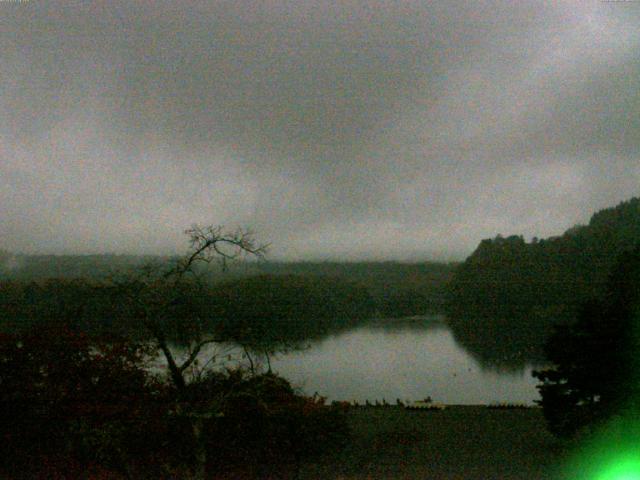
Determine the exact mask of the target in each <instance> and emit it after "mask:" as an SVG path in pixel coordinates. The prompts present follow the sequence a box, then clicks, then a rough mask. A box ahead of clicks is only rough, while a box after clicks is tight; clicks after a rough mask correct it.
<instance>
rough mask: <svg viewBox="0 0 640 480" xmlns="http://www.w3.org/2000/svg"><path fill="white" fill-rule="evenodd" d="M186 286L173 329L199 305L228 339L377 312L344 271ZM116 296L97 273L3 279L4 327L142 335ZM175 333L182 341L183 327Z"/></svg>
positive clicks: (273, 338) (320, 326)
mask: <svg viewBox="0 0 640 480" xmlns="http://www.w3.org/2000/svg"><path fill="white" fill-rule="evenodd" d="M162 288H163V287H158V293H157V294H158V295H159V296H162V295H163V292H162ZM183 289H184V290H185V291H184V292H183V293H182V297H183V298H188V299H189V301H188V311H187V310H186V309H187V307H183V306H181V305H176V306H175V307H173V309H172V312H171V313H172V315H171V317H167V318H166V322H167V325H166V328H167V331H168V332H169V333H170V334H171V332H172V328H171V324H170V323H173V322H175V323H176V324H177V325H180V324H181V322H183V320H184V318H185V317H188V316H190V315H192V314H193V313H194V312H193V311H194V309H197V315H198V317H199V318H201V319H203V321H204V322H205V326H206V328H208V329H209V330H210V331H211V332H215V333H217V335H218V336H219V338H220V339H221V340H222V341H235V342H237V343H240V344H245V345H247V346H252V345H256V346H259V347H260V348H266V347H268V346H269V345H270V344H271V343H273V344H274V345H281V344H283V343H287V342H298V341H303V340H306V339H310V338H313V337H316V336H319V335H322V334H325V333H327V332H329V331H335V330H337V329H340V328H344V327H347V326H352V325H354V323H355V322H358V321H360V320H363V319H366V318H371V317H373V316H374V315H375V313H376V308H375V303H374V301H373V299H372V298H371V296H370V295H369V293H368V291H367V290H366V289H365V288H364V287H362V286H361V285H359V284H358V283H355V282H349V281H347V280H345V279H341V278H331V277H303V276H293V275H279V276H275V275H260V276H255V277H248V278H240V279H235V280H230V281H227V282H224V283H219V284H204V285H199V284H193V285H192V289H191V290H190V289H189V286H188V285H187V286H186V287H183ZM117 295H118V285H117V283H109V282H103V281H97V280H82V279H71V280H66V279H50V280H40V281H30V282H25V281H17V280H14V281H4V282H0V311H1V313H2V321H1V325H0V328H2V330H4V331H21V330H25V329H31V328H33V327H36V326H37V325H38V323H49V322H50V321H51V320H52V319H54V320H55V321H56V322H58V323H60V324H64V325H69V326H72V327H73V328H74V329H76V330H78V331H82V332H85V333H89V334H91V335H92V336H102V335H105V334H112V333H114V332H117V333H119V334H123V335H127V336H129V337H134V338H139V336H140V335H141V334H142V330H141V329H140V325H139V324H138V322H137V320H136V318H135V317H132V316H131V311H130V310H124V309H119V308H118V302H117V298H118V297H117ZM186 304H187V302H185V305H186ZM173 340H174V341H176V342H179V341H180V338H179V334H178V333H176V334H175V335H174V338H173ZM258 344H259V345H258Z"/></svg>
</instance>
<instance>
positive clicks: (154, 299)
mask: <svg viewBox="0 0 640 480" xmlns="http://www.w3.org/2000/svg"><path fill="white" fill-rule="evenodd" d="M185 233H186V234H187V235H188V236H189V240H190V245H191V248H190V251H189V252H188V253H187V254H186V255H185V256H184V257H181V258H179V259H177V261H175V263H174V264H173V265H171V266H170V267H167V266H162V265H160V266H154V265H150V266H147V267H145V268H143V269H141V270H140V271H139V272H138V273H137V274H135V275H128V276H127V277H125V278H124V279H121V280H119V281H118V282H117V287H118V288H117V292H118V296H119V298H120V299H121V300H122V302H123V303H122V304H121V306H120V307H121V309H122V310H123V311H124V316H125V318H127V320H129V321H130V320H131V319H133V320H134V321H136V322H139V323H140V326H141V327H142V329H144V330H145V331H146V332H147V334H148V335H150V336H151V337H152V338H153V340H154V342H155V344H156V346H157V347H158V349H159V350H160V351H161V352H162V354H163V356H164V358H165V360H166V364H167V369H168V371H169V377H170V379H171V382H172V383H173V386H174V388H175V392H176V395H175V399H174V400H175V411H176V413H177V414H178V415H181V416H183V417H185V419H186V420H187V421H188V423H189V424H190V427H191V432H192V434H193V439H194V450H195V451H194V452H193V453H194V460H195V472H194V478H197V479H201V478H204V475H205V468H206V445H205V441H204V440H205V438H204V434H203V426H204V423H205V420H206V419H207V418H210V417H211V416H212V415H215V414H216V412H217V411H219V409H220V406H221V403H222V401H223V397H224V396H225V395H226V392H224V391H217V392H216V394H217V395H216V396H210V397H209V398H208V399H207V400H208V401H207V402H206V409H205V410H206V411H201V409H194V408H193V406H194V401H195V402H196V403H197V402H198V400H201V399H195V398H193V395H192V393H193V391H192V389H190V388H189V384H188V383H189V382H188V378H187V373H188V371H189V369H190V368H191V367H192V366H195V365H196V363H197V362H198V359H199V356H200V355H201V353H202V352H203V349H204V347H206V346H207V345H210V344H214V343H220V342H222V341H223V340H224V338H222V337H221V335H220V334H219V332H218V331H216V328H215V327H214V328H212V325H211V322H210V321H208V319H207V318H206V317H207V312H206V305H204V304H203V302H202V300H203V298H202V297H203V296H206V288H205V285H204V284H203V282H201V281H200V279H199V276H198V270H197V268H196V267H197V265H198V264H199V263H210V262H212V261H220V262H221V263H222V264H223V267H224V265H225V263H226V262H227V261H230V260H234V259H237V258H239V257H241V256H246V255H253V256H256V257H261V256H262V255H264V253H265V252H266V248H267V246H266V245H260V244H257V243H256V241H255V239H254V236H253V234H252V233H251V232H249V231H245V230H237V231H235V232H229V231H225V230H224V229H223V228H222V227H213V226H209V227H199V226H193V227H192V228H191V229H189V230H187V231H186V232H185ZM172 340H179V341H180V344H181V345H180V346H182V347H186V349H187V355H186V357H185V358H183V359H179V358H178V356H177V354H176V349H175V346H174V345H175V344H174V343H173V342H172ZM210 360H211V359H208V360H206V361H204V362H203V363H204V364H205V365H207V364H210V363H211V362H210Z"/></svg>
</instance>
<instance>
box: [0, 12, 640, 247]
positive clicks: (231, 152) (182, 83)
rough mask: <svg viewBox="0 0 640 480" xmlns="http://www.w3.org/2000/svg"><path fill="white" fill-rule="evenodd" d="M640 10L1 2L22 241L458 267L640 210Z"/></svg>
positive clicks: (1, 195)
mask: <svg viewBox="0 0 640 480" xmlns="http://www.w3.org/2000/svg"><path fill="white" fill-rule="evenodd" d="M639 11H640V7H638V6H637V5H634V4H631V3H624V4H621V3H614V2H612V3H606V2H593V3H590V2H565V3H554V4H553V5H550V4H541V3H540V2H535V3H534V2H531V3H527V4H524V5H521V4H517V5H514V4H513V2H409V1H407V2H381V1H377V2H355V1H353V2H325V1H318V2H275V1H265V2H259V3H258V2H244V1H234V2H191V3H189V4H188V6H187V4H183V3H180V2H153V3H151V2H101V3H98V2H64V3H57V2H51V3H49V2H47V3H46V4H45V3H40V2H35V1H31V2H20V3H10V2H4V3H0V15H1V16H2V19H1V20H0V40H1V41H2V47H3V48H2V51H1V52H0V61H1V64H2V76H1V77H0V89H1V90H0V113H1V114H2V119H1V120H0V135H1V136H0V175H1V184H0V186H1V187H2V189H1V190H0V201H1V202H2V205H3V207H2V212H1V214H2V217H3V218H2V223H1V224H0V225H1V227H0V229H1V231H0V234H1V236H2V243H3V245H2V246H4V247H5V248H9V249H14V250H25V251H55V252H63V251H135V252H138V251H160V250H162V251H166V250H173V249H175V248H178V247H179V246H180V245H181V240H182V239H181V233H180V232H181V230H182V229H183V228H184V227H187V226H188V225H189V224H191V223H193V222H201V223H211V222H213V223H225V224H229V225H235V224H240V225H250V226H252V227H253V228H254V229H255V230H257V231H258V232H259V234H260V235H261V237H263V238H265V239H266V240H269V241H271V242H272V243H273V245H274V254H275V255H284V256H289V257H305V256H306V257H308V256H315V257H326V256H351V257H354V256H356V257H357V256H360V257H361V256H366V257H394V258H406V257H424V256H434V255H435V256H439V257H451V256H460V255H463V254H466V253H468V252H469V251H470V250H471V249H472V248H473V246H474V245H475V244H476V243H477V242H478V241H479V239H480V238H482V237H486V236H494V235H495V234H496V233H498V232H500V233H504V234H510V233H523V234H525V235H527V236H531V235H538V236H545V235H550V234H557V233H560V232H561V231H562V230H563V229H564V228H567V227H569V226H571V225H572V224H574V223H577V222H584V221H587V220H588V216H589V213H590V212H591V211H592V210H594V209H598V208H601V207H604V206H608V205H610V204H612V203H616V202H617V201H620V200H622V199H624V198H626V197H629V196H632V195H634V194H637V193H638V180H640V166H639V165H640V162H638V153H639V152H638V149H639V147H640V124H639V123H640V120H639V118H640V115H638V113H639V109H640V100H639V96H638V87H639V86H640V57H638V55H637V52H638V51H640V50H639V49H638V47H640V45H639V44H640V31H639V30H638V29H637V25H638V21H639V20H640V17H639V16H638V12H639Z"/></svg>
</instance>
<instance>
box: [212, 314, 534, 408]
mask: <svg viewBox="0 0 640 480" xmlns="http://www.w3.org/2000/svg"><path fill="white" fill-rule="evenodd" d="M228 348H229V349H228V350H227V352H230V351H232V350H234V349H233V348H231V347H228ZM214 351H215V352H216V353H217V354H218V357H219V358H220V357H221V355H220V346H217V347H211V348H210V349H208V352H205V354H204V355H203V358H208V357H210V356H211V355H212V354H213V353H214ZM222 351H224V348H223V349H222ZM225 355H226V354H225ZM237 355H238V350H237V349H235V353H234V354H233V355H232V356H233V357H234V358H239V357H238V356H237ZM223 356H224V355H223ZM229 359H231V356H230V357H229ZM254 361H255V362H259V359H256V358H254ZM233 363H236V362H235V361H232V362H226V364H227V365H229V364H233ZM242 363H244V364H245V365H246V360H244V361H242ZM260 363H261V364H262V366H263V367H264V366H265V363H264V362H260ZM271 365H272V369H273V371H274V372H276V373H278V374H280V375H282V376H283V377H284V378H286V379H288V380H289V381H290V382H291V383H292V384H293V386H294V387H297V388H299V389H300V390H302V391H303V392H304V393H306V394H307V395H313V394H314V393H315V392H318V394H320V395H322V396H325V397H327V398H328V400H329V401H331V400H348V401H353V400H356V401H358V402H360V403H364V402H365V400H369V401H370V402H371V403H374V402H375V401H376V400H378V401H380V402H382V400H383V399H385V400H386V401H387V402H389V403H395V402H396V399H397V398H400V399H401V400H402V401H407V400H421V399H424V398H426V397H427V396H430V397H431V398H432V399H433V401H434V402H441V403H447V404H459V405H477V404H491V403H497V402H510V403H526V404H533V401H534V400H535V399H538V398H539V394H538V391H537V390H536V388H535V386H536V383H537V380H536V379H534V378H533V377H532V376H531V371H532V370H533V369H534V368H535V367H534V366H533V365H526V364H525V365H524V366H520V367H517V368H516V367H514V368H502V369H497V368H491V367H488V366H486V365H482V364H481V363H479V362H478V360H476V359H475V358H474V356H473V355H471V354H470V353H468V352H467V351H466V350H465V349H464V348H462V347H461V346H459V345H458V344H457V343H456V341H455V339H454V336H453V334H452V332H451V330H450V329H449V327H448V326H447V324H446V323H445V321H444V317H442V316H429V317H413V318H406V319H383V320H375V321H370V322H367V323H366V324H363V325H360V326H358V327H355V328H351V329H348V330H342V331H340V332H337V333H335V334H329V335H327V336H324V337H322V338H320V339H317V340H312V341H310V342H309V343H308V346H307V348H305V349H303V350H298V351H293V352H289V353H286V354H279V355H276V356H272V357H271Z"/></svg>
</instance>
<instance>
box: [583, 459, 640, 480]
mask: <svg viewBox="0 0 640 480" xmlns="http://www.w3.org/2000/svg"><path fill="white" fill-rule="evenodd" d="M594 480H640V458H638V457H635V456H634V457H631V456H626V457H624V458H620V459H614V460H612V461H611V463H610V464H609V465H607V466H605V468H604V469H603V470H602V471H601V472H599V473H596V475H595V477H594Z"/></svg>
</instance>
